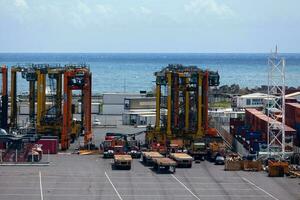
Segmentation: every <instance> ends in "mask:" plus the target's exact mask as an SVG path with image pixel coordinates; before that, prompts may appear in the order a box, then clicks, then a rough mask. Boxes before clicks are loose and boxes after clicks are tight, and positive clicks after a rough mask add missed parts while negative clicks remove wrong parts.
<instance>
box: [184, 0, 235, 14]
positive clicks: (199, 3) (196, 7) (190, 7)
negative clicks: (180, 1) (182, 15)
mask: <svg viewBox="0 0 300 200" xmlns="http://www.w3.org/2000/svg"><path fill="white" fill-rule="evenodd" d="M184 9H185V11H187V12H191V13H194V14H203V13H204V14H211V15H217V16H220V17H228V16H233V15H234V12H233V10H232V9H231V8H230V7H229V6H228V5H226V4H224V3H219V2H217V1H216V0H191V1H190V2H189V3H188V4H186V5H184Z"/></svg>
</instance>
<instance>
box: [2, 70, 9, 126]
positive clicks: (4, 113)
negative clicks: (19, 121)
mask: <svg viewBox="0 0 300 200" xmlns="http://www.w3.org/2000/svg"><path fill="white" fill-rule="evenodd" d="M0 74H1V79H2V81H1V82H2V88H1V89H2V90H1V104H0V106H1V107H0V126H1V127H0V128H2V129H4V130H6V131H7V129H8V124H7V108H8V96H7V67H6V65H2V67H1V71H0Z"/></svg>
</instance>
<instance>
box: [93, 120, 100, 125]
mask: <svg viewBox="0 0 300 200" xmlns="http://www.w3.org/2000/svg"><path fill="white" fill-rule="evenodd" d="M93 125H94V126H100V125H101V122H100V120H99V119H94V121H93Z"/></svg>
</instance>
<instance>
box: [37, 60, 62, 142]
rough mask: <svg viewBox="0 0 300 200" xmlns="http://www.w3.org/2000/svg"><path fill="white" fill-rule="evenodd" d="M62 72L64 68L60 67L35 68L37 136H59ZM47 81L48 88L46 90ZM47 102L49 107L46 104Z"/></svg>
mask: <svg viewBox="0 0 300 200" xmlns="http://www.w3.org/2000/svg"><path fill="white" fill-rule="evenodd" d="M64 71H65V70H64V68H62V67H60V66H38V67H37V68H36V74H37V83H38V89H37V112H36V116H37V117H36V118H37V119H36V122H37V124H36V129H37V132H38V133H39V134H45V135H49V134H51V135H57V136H60V132H61V130H62V128H61V127H62V79H63V73H64ZM47 80H48V82H49V88H47ZM47 89H48V90H47ZM47 91H48V92H49V93H48V94H47ZM49 101H50V102H51V105H47V104H46V102H49Z"/></svg>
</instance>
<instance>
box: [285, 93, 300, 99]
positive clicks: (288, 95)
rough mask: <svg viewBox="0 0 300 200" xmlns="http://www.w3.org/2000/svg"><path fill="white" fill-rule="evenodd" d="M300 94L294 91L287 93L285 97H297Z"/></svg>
mask: <svg viewBox="0 0 300 200" xmlns="http://www.w3.org/2000/svg"><path fill="white" fill-rule="evenodd" d="M299 95H300V92H294V93H291V94H287V95H285V98H289V97H295V96H299Z"/></svg>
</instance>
